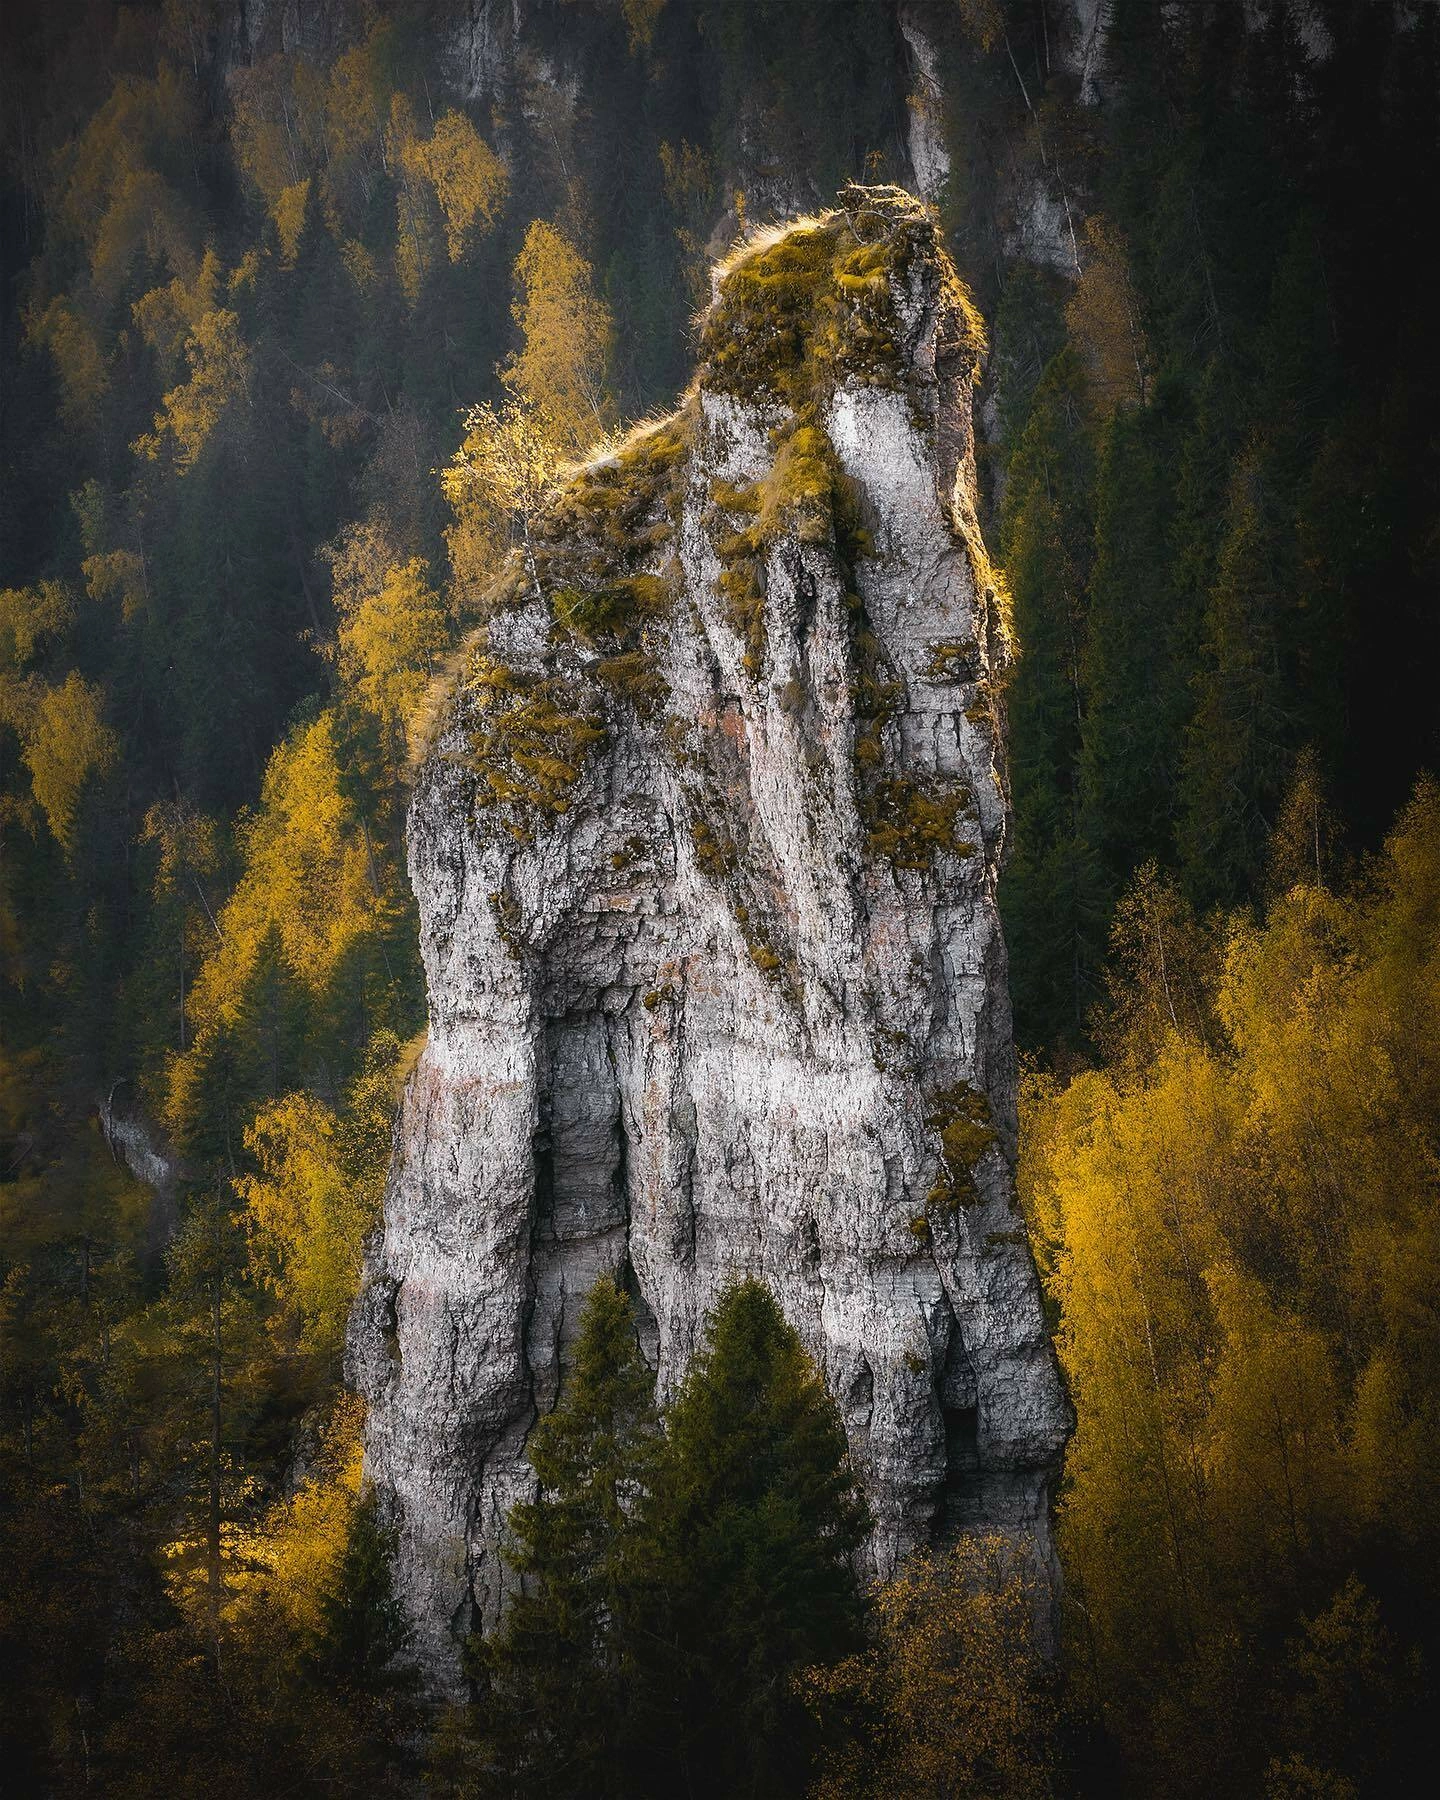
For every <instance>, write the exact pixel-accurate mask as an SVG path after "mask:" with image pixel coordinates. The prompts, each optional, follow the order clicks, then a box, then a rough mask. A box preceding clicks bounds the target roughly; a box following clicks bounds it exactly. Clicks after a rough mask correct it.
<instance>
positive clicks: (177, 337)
mask: <svg viewBox="0 0 1440 1800" xmlns="http://www.w3.org/2000/svg"><path fill="white" fill-rule="evenodd" d="M219 295H220V259H219V257H218V256H217V255H216V254H215V252H214V250H213V249H211V250H207V251H206V252H205V255H204V256H203V257H202V258H201V261H200V265H199V267H198V269H197V270H196V271H195V275H194V278H193V279H192V280H189V281H186V280H185V279H184V278H183V277H181V276H179V275H177V276H176V277H175V278H174V280H173V281H170V282H167V283H166V285H165V286H164V287H158V288H151V290H150V292H149V293H148V294H143V295H142V296H141V297H140V299H138V300H137V301H136V302H135V304H134V305H133V306H132V307H131V309H130V312H131V317H132V318H133V319H134V320H135V323H136V325H138V326H139V328H140V335H141V337H143V338H144V340H145V342H146V343H147V344H148V345H149V346H150V348H151V349H152V350H153V351H154V352H155V353H156V355H157V356H158V357H159V358H160V365H161V368H162V369H163V371H164V372H165V375H166V376H167V378H168V377H171V376H173V375H174V373H175V371H176V370H177V369H178V367H179V365H180V360H181V358H182V356H183V355H184V351H185V341H186V339H187V338H188V337H189V335H190V333H191V332H192V331H194V329H195V328H196V326H197V325H199V323H200V321H201V320H202V319H203V318H204V317H205V315H206V314H207V313H209V312H213V311H214V309H215V307H216V305H217V303H218V301H219Z"/></svg>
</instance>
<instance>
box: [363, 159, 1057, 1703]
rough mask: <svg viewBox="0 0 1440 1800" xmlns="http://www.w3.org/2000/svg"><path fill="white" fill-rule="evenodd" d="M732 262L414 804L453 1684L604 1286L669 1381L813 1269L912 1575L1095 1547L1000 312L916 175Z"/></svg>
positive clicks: (406, 1188)
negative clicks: (1026, 801) (709, 1341)
mask: <svg viewBox="0 0 1440 1800" xmlns="http://www.w3.org/2000/svg"><path fill="white" fill-rule="evenodd" d="M714 292H715V298H714V301H713V303H712V305H711V307H710V309H709V312H708V314H707V316H706V318H705V321H704V323H703V328H702V342H701V352H702V358H703V360H702V363H701V367H700V371H699V375H698V377H697V379H696V382H695V383H694V385H693V387H692V389H691V391H690V393H689V394H688V395H687V397H686V399H685V401H684V403H683V404H682V406H681V408H680V409H679V411H677V412H676V413H675V414H674V415H672V416H671V417H670V418H668V419H666V420H664V421H662V422H660V423H658V424H654V425H650V426H647V427H645V428H643V429H642V430H640V431H638V432H636V433H634V434H632V435H631V437H629V438H628V439H627V440H625V441H624V442H623V443H621V444H620V445H619V446H618V447H616V448H615V450H614V451H613V452H612V453H611V454H608V455H606V456H603V457H601V458H599V459H597V460H596V461H594V462H592V463H589V464H587V465H586V466H585V467H583V468H581V469H579V470H577V471H575V472H574V473H573V474H572V475H571V477H570V478H569V479H568V481H567V482H566V483H565V485H564V486H563V487H562V489H561V490H560V491H559V493H558V494H557V495H556V497H555V498H554V500H553V502H552V503H551V504H550V505H549V506H548V507H547V509H546V511H545V513H544V514H543V516H542V517H541V518H540V519H538V520H537V521H536V522H535V524H534V526H533V528H532V530H531V532H530V534H529V537H530V544H529V548H528V550H527V551H525V552H521V553H517V555H516V557H515V559H514V562H513V564H512V566H511V567H510V568H509V569H508V571H507V572H506V574H505V576H504V578H503V581H502V583H501V584H500V586H499V587H498V588H497V591H496V597H495V602H494V607H493V611H492V613H491V616H490V618H489V620H488V623H487V625H486V627H485V628H484V630H483V631H482V632H481V633H480V634H479V635H478V636H477V638H476V639H475V640H474V642H473V643H472V644H471V645H470V646H469V648H468V650H467V652H466V657H465V661H464V664H463V667H462V669H461V671H460V673H459V676H458V678H457V681H456V684H455V687H454V689H453V692H452V694H451V696H450V699H449V701H448V703H447V706H446V709H445V712H444V714H443V717H442V719H441V722H440V725H439V727H438V730H437V733H436V737H435V741H434V744H433V746H432V748H431V750H430V752H429V754H428V756H427V758H426V760H425V762H424V765H423V767H422V769H421V771H420V774H419V776H418V779H417V783H416V787H415V793H414V799H413V803H412V808H411V814H410V835H409V843H410V869H411V877H412V880H413V882H414V886H415V891H416V894H417V896H418V899H419V905H420V915H421V930H422V944H423V952H424V959H425V967H426V973H427V978H428V983H429V994H430V1031H429V1039H428V1043H427V1045H426V1048H425V1051H424V1053H423V1055H422V1056H421V1059H420V1061H419V1064H418V1065H417V1067H416V1070H415V1072H414V1075H413V1076H412V1078H411V1081H410V1083H409V1087H408V1089H407V1092H406V1096H405V1100H404V1105H403V1110H402V1115H401V1120H400V1124H399V1127H398V1132H397V1139H396V1151H395V1158H394V1163H393V1166H392V1170H391V1174H390V1181H389V1187H388V1191H387V1195H386V1201H385V1216H384V1227H383V1233H382V1234H380V1235H379V1237H378V1238H377V1240H376V1242H375V1243H374V1244H373V1245H372V1246H371V1249H370V1254H369V1259H368V1263H367V1275H366V1283H365V1287H364V1290H363V1292H362V1294H361V1297H360V1300H359V1302H358V1303H357V1307H356V1311H355V1314H354V1318H353V1321H352V1327H351V1344H350V1361H351V1373H352V1377H353V1379H354V1380H355V1381H356V1383H357V1385H358V1386H359V1387H360V1388H361V1390H362V1391H363V1393H364V1394H365V1396H366V1398H367V1400H368V1403H369V1411H368V1423H367V1431H366V1464H367V1469H368V1471H369V1474H370V1475H371V1476H372V1477H373V1479H374V1481H375V1482H376V1484H377V1486H378V1489H379V1491H380V1493H381V1496H382V1499H383V1501H384V1503H385V1505H386V1506H387V1508H388V1509H389V1510H390V1511H391V1513H392V1515H393V1517H394V1520H395V1523H396V1525H397V1527H398V1531H399V1546H400V1548H399V1565H398V1579H399V1586H400V1591H401V1593H402V1594H403V1596H404V1599H405V1603H406V1605H407V1608H408V1609H409V1612H410V1614H411V1616H412V1618H413V1620H414V1622H415V1626H416V1629H417V1635H418V1640H419V1646H420V1649H421V1653H422V1656H423V1659H424V1661H425V1663H426V1665H427V1668H428V1669H429V1671H430V1673H431V1675H432V1677H433V1678H434V1679H436V1680H437V1681H439V1682H441V1683H442V1684H443V1683H445V1682H446V1681H447V1679H453V1669H454V1666H455V1639H456V1637H457V1636H458V1635H460V1634H461V1633H463V1631H464V1630H465V1629H466V1628H467V1627H468V1626H469V1625H470V1624H471V1623H472V1622H473V1621H475V1620H479V1621H481V1622H489V1621H491V1620H493V1619H494V1617H495V1616H496V1614H497V1612H498V1608H499V1606H500V1604H501V1602H502V1599H503V1593H504V1588H505V1582H506V1576H505V1571H504V1568H503V1565H502V1563H501V1561H500V1559H499V1556H498V1545H499V1543H500V1541H501V1540H502V1536H503V1530H504V1521H505V1518H506V1514H507V1512H508V1510H509V1508H510V1507H511V1505H512V1504H513V1503H514V1502H515V1501H516V1500H517V1499H519V1498H521V1497H523V1496H525V1495H527V1494H528V1493H529V1492H530V1491H531V1489H532V1484H533V1476H532V1474H531V1471H530V1469H529V1465H528V1464H527V1463H526V1461H525V1457H524V1449H525V1439H526V1434H527V1433H528V1431H529V1429H530V1427H531V1425H532V1423H533V1421H534V1419H535V1417H536V1416H537V1412H538V1411H540V1410H543V1409H545V1408H547V1407H548V1406H550V1405H551V1404H553V1402H554V1399H555V1396H556V1394H557V1392H558V1388H559V1384H560V1382H561V1380H562V1377H563V1370H564V1366H565V1360H566V1346H567V1343H568V1341H569V1339H570V1336H571V1334H572V1333H573V1331H574V1328H575V1324H576V1320H577V1316H578V1312H579V1308H580V1303H581V1300H582V1298H583V1296H584V1294H585V1292H586V1290H587V1288H588V1287H589V1285H590V1283H591V1282H592V1281H593V1279H594V1278H595V1276H596V1274H597V1273H598V1272H599V1271H601V1270H612V1271H616V1272H618V1273H619V1274H620V1275H621V1276H622V1278H623V1279H624V1280H625V1281H627V1282H628V1284H629V1286H630V1288H631V1291H632V1292H633V1294H634V1295H635V1297H636V1309H637V1313H638V1316H639V1317H640V1319H641V1321H642V1343H643V1347H644V1349H645V1352H646V1354H647V1356H648V1357H649V1359H650V1360H651V1362H652V1363H653V1365H654V1366H655V1368H656V1370H657V1374H658V1382H659V1389H660V1393H661V1396H662V1398H663V1397H664V1395H665V1394H666V1392H667V1391H668V1390H669V1388H670V1387H671V1386H672V1385H673V1383H674V1382H675V1381H676V1380H677V1378H678V1377H679V1375H680V1374H681V1372H682V1371H683V1369H684V1367H685V1364H686V1361H687V1359H688V1358H689V1356H690V1353H691V1350H692V1347H693V1346H694V1344H695V1342H696V1339H697V1336H698V1333H699V1330H700V1327H701V1325H702V1323H703V1320H704V1318H705V1315H706V1312H707V1310H708V1309H709V1308H710V1307H711V1305H712V1304H713V1302H714V1300H715V1297H716V1295H717V1293H718V1291H719V1290H720V1288H721V1287H722V1286H723V1285H724V1283H725V1282H726V1281H727V1280H728V1279H729V1278H730V1277H731V1276H733V1275H735V1274H737V1273H742V1272H745V1273H755V1274H758V1275H761V1276H762V1277H763V1278H764V1279H765V1280H766V1281H767V1282H768V1283H769V1284H770V1286H771V1288H772V1289H773V1290H774V1292H775V1294H776V1296H777V1298H778V1299H779V1301H780V1303H781V1305H782V1307H783V1308H784V1311H785V1313H786V1315H787V1317H788V1318H789V1319H790V1320H791V1321H792V1323H793V1324H794V1325H795V1326H796V1328H797V1329H798V1330H799V1332H800V1334H801V1336H802V1337H803V1339H804V1341H805V1343H806V1344H807V1346H808V1347H809V1349H810V1351H811V1353H812V1355H813V1356H814V1357H815V1358H816V1360H817V1362H818V1363H819V1365H820V1367H821V1368H822V1369H823V1371H824V1373H825V1376H826V1379H827V1381H828V1382H829V1384H830V1387H831V1389H832V1391H833V1392H834V1394H835V1395H836V1397H837V1399H838V1401H839V1403H840V1406H841V1408H842V1411H843V1414H844V1418H845V1423H846V1428H847V1431H848V1434H849V1439H850V1444H851V1449H852V1453H853V1456H854V1459H855V1463H856V1466H857V1468H858V1470H859V1471H860V1472H861V1474H862V1476H863V1479H864V1481H865V1484H866V1487H867V1489H868V1492H869V1495H870V1500H871V1505H872V1507H873V1510H874V1516H875V1521H876V1525H875V1531H874V1535H873V1539H872V1542H871V1546H870V1556H871V1559H872V1566H873V1568H874V1570H875V1571H876V1572H877V1573H882V1574H883V1573H886V1572H888V1571H889V1570H891V1569H892V1568H893V1567H894V1565H895V1563H896V1561H897V1559H898V1558H900V1557H901V1556H902V1555H903V1554H904V1553H905V1552H906V1551H907V1550H908V1549H910V1548H911V1547H912V1546H914V1545H915V1544H917V1543H920V1542H922V1541H925V1540H926V1539H928V1538H929V1537H930V1536H931V1535H932V1534H933V1533H935V1532H936V1531H944V1530H946V1529H956V1528H986V1527H988V1528H996V1529H1006V1530H1012V1531H1022V1532H1025V1533H1028V1534H1030V1535H1032V1536H1033V1537H1034V1539H1035V1541H1036V1543H1037V1546H1038V1548H1039V1550H1040V1553H1041V1555H1042V1557H1044V1558H1045V1559H1047V1560H1048V1558H1049V1556H1050V1550H1049V1536H1048V1520H1047V1509H1048V1496H1049V1488H1050V1484H1051V1480H1052V1477H1053V1474H1054V1472H1055V1470H1056V1468H1057V1467H1058V1461H1059V1456H1060V1452H1061V1449H1062V1446H1063V1443H1064V1439H1065V1436H1066V1432H1067V1429H1068V1424H1069V1414H1068V1408H1067V1405H1066V1402H1065V1400H1064V1397H1063V1394H1062V1392H1061V1388H1060V1385H1059V1380H1058V1376H1057V1373H1056V1369H1055V1365H1054V1361H1053V1358H1052V1355H1051V1352H1050V1348H1049V1345H1048V1343H1047V1340H1046V1335H1045V1329H1044V1323H1043V1319H1042V1315H1041V1307H1040V1297H1039V1290H1038V1285H1037V1282H1036V1278H1035V1273H1034V1269H1033V1266H1032V1263H1031V1258H1030V1252H1029V1249H1028V1247H1027V1244H1026V1241H1025V1236H1024V1232H1023V1229H1022V1227H1021V1225H1020V1221H1019V1219H1018V1217H1017V1214H1016V1212H1015V1210H1014V1205H1013V1182H1012V1160H1013V1155H1014V1144H1015V1063H1014V1053H1013V1047H1012V1041H1011V1026H1010V1007H1009V998H1008V993H1007V984H1006V963H1005V948H1004V943H1003V940H1002V937H1001V931H1000V922H999V916H998V913H997V909H996V901H995V887H996V879H997V875H998V872H999V867H1000V863H1001V859H1002V856H1003V853H1004V847H1005V833H1006V823H1007V806H1006V791H1005V779H1004V762H1003V748H1004V744H1003V740H1004V728H1003V705H1002V684H1003V675H1004V670H1005V665H1006V660H1007V655H1008V642H1007V635H1006V623H1005V619H1004V617H1003V609H1002V604H1001V599H1000V597H999V596H998V594H997V585H998V584H997V583H996V580H995V578H994V576H993V574H992V573H991V572H990V570H989V566H988V563H987V560H986V556H985V551H984V546H983V544H982V542H981V539H980V534H979V529H978V525H977V522H976V516H975V506H974V459H973V440H972V434H971V390H972V385H973V381H974V377H975V371H976V367H977V362H978V358H979V355H980V352H981V349H982V347H983V346H982V336H981V327H980V323H979V320H978V319H977V318H976V316H975V314H974V312H973V309H972V308H971V306H970V304H969V302H968V298H967V296H966V294H965V292H964V290H963V288H962V287H961V285H960V283H959V281H958V280H957V278H956V276H955V272H954V270H953V268H952V266H951V265H950V263H949V260H948V258H947V257H946V255H945V252H944V250H943V248H942V246H941V244H940V241H939V238H938V234H937V231H936V228H935V225H934V222H933V218H932V216H931V214H930V213H929V212H928V210H927V209H926V208H924V207H923V206H921V205H920V204H919V203H918V202H916V201H914V200H912V199H911V198H910V197H909V196H907V195H905V194H903V193H902V192H900V191H899V190H896V189H884V188H872V189H859V188H849V189H846V190H845V191H844V192H843V193H842V195H841V196H840V206H839V207H838V209H837V210H836V211H834V212H830V213H827V214H825V215H823V216H822V217H819V218H814V219H807V220H800V221H798V222H796V223H794V224H791V225H789V226H787V227H785V228H784V229H783V230H777V231H775V232H771V233H768V234H764V235H762V236H761V237H759V238H757V239H754V240H752V241H751V242H750V243H748V244H747V245H745V246H744V247H742V249H741V250H740V251H738V252H737V253H736V254H735V255H734V256H732V257H731V258H730V259H729V260H728V261H727V262H726V263H725V264H722V265H721V266H720V268H719V269H718V270H717V271H716V277H715V289H714Z"/></svg>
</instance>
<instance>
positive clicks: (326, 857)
mask: <svg viewBox="0 0 1440 1800" xmlns="http://www.w3.org/2000/svg"><path fill="white" fill-rule="evenodd" d="M239 836H240V846H241V852H242V855H243V858H244V865H245V872H244V874H243V875H242V876H241V878H240V883H239V886H238V887H237V888H236V890H235V892H234V894H233V895H232V896H231V898H230V899H229V900H228V901H227V902H226V904H225V907H224V908H223V910H222V911H221V913H220V915H219V931H220V937H219V942H218V943H217V945H216V948H215V951H214V953H213V954H212V956H211V957H210V959H209V960H208V961H207V962H206V964H205V966H204V967H203V968H202V969H201V970H200V972H199V975H198V976H197V978H196V982H195V986H194V989H193V991H192V995H191V1016H192V1018H193V1019H194V1021H195V1023H196V1026H197V1027H198V1028H200V1029H201V1030H204V1029H205V1028H206V1027H213V1026H215V1025H217V1024H227V1023H231V1024H233V1023H234V1022H235V1021H236V1020H237V1018H238V1017H239V1008H240V1006H241V1003H242V1000H243V996H244V993H245V988H246V984H247V982H248V980H249V978H250V975H251V973H252V971H253V970H254V968H255V965H256V962H257V959H258V957H259V955H260V953H261V950H262V947H263V945H264V942H265V940H266V938H267V936H268V935H269V934H271V933H274V934H275V936H276V937H277V939H278V942H279V946H280V951H281V954H282V956H283V957H284V960H285V963H286V965H287V967H288V968H289V969H290V971H291V973H292V974H293V975H294V976H295V978H296V979H297V980H298V981H299V982H300V983H301V984H302V985H303V986H305V987H307V988H309V989H310V990H311V991H312V992H318V991H319V990H320V989H321V988H322V987H323V986H324V984H325V982H326V981H327V980H328V979H329V978H330V976H331V975H332V974H333V972H334V970H335V968H336V965H337V964H338V963H339V961H340V959H341V958H342V957H343V956H344V955H345V954H346V952H347V951H348V950H349V949H350V948H351V947H352V946H353V945H354V944H355V943H356V942H357V940H358V939H359V938H360V937H361V936H362V935H363V934H364V933H365V932H366V931H368V930H369V929H370V927H371V926H372V924H373V923H374V922H375V920H376V918H377V917H378V916H379V914H380V911H381V909H382V905H383V901H382V897H381V896H380V895H379V894H377V893H376V891H375V888H374V886H373V885H372V877H371V862H370V857H369V855H368V853H367V849H366V844H365V838H364V834H363V831H362V828H361V824H360V821H359V820H358V819H357V818H356V817H355V815H354V812H353V810H352V807H351V804H350V802H349V801H348V800H347V799H346V797H345V791H344V783H343V772H342V769H341V766H340V757H339V746H338V742H337V737H336V725H335V716H334V714H333V713H330V712H325V713H322V714H321V715H320V717H319V718H318V719H316V720H315V721H314V722H313V723H311V724H309V725H305V726H302V727H301V728H300V729H299V730H297V731H296V732H294V733H293V734H292V735H291V736H290V737H289V738H287V739H286V740H285V742H284V743H282V744H280V745H279V746H278V748H277V749H276V750H275V752H274V754H273V755H272V756H271V758H270V765H269V767H268V768H267V770H266V771H265V783H264V787H263V789H262V791H261V798H260V806H259V809H258V810H257V811H256V812H255V813H254V814H253V815H251V816H250V817H249V818H248V819H247V820H245V821H244V822H243V823H242V825H241V827H240V832H239Z"/></svg>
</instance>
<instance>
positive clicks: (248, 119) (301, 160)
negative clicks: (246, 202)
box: [230, 53, 325, 243]
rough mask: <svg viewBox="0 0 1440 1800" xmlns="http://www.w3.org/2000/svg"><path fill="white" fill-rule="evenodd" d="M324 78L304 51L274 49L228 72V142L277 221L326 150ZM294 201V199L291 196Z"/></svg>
mask: <svg viewBox="0 0 1440 1800" xmlns="http://www.w3.org/2000/svg"><path fill="white" fill-rule="evenodd" d="M323 84H324V78H323V76H322V75H321V74H320V73H319V71H318V70H317V69H316V68H315V67H314V65H313V64H311V63H310V62H308V61H307V60H306V59H305V58H303V57H298V56H286V55H284V54H281V53H277V54H276V55H274V56H269V57H266V58H265V59H264V60H263V61H261V62H258V63H254V64H252V65H251V66H250V67H249V68H243V67H241V68H236V69H234V70H233V71H232V73H231V76H230V89H231V104H232V113H231V121H230V143H231V147H232V149H233V151H234V153H235V160H236V161H237V162H238V163H239V165H240V167H241V168H242V169H243V170H244V172H245V173H246V175H248V176H249V178H250V179H251V181H253V182H254V183H255V185H256V187H257V188H258V189H259V190H260V193H261V194H262V195H263V197H264V200H265V204H266V206H267V207H268V208H269V209H270V212H271V215H272V216H273V217H274V218H275V220H276V224H277V227H279V228H280V231H281V240H282V243H283V241H284V229H283V227H280V208H281V206H282V203H283V202H284V199H285V195H286V194H287V193H291V194H293V193H294V192H295V191H296V189H298V188H300V187H301V186H302V185H303V184H304V183H305V182H306V181H308V180H309V179H310V177H311V176H312V175H313V174H314V173H315V171H316V170H317V169H318V168H319V167H320V166H321V164H322V162H323V159H324V155H325V141H324V129H323V125H324V119H325V109H324V93H323ZM292 206H293V202H292Z"/></svg>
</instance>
